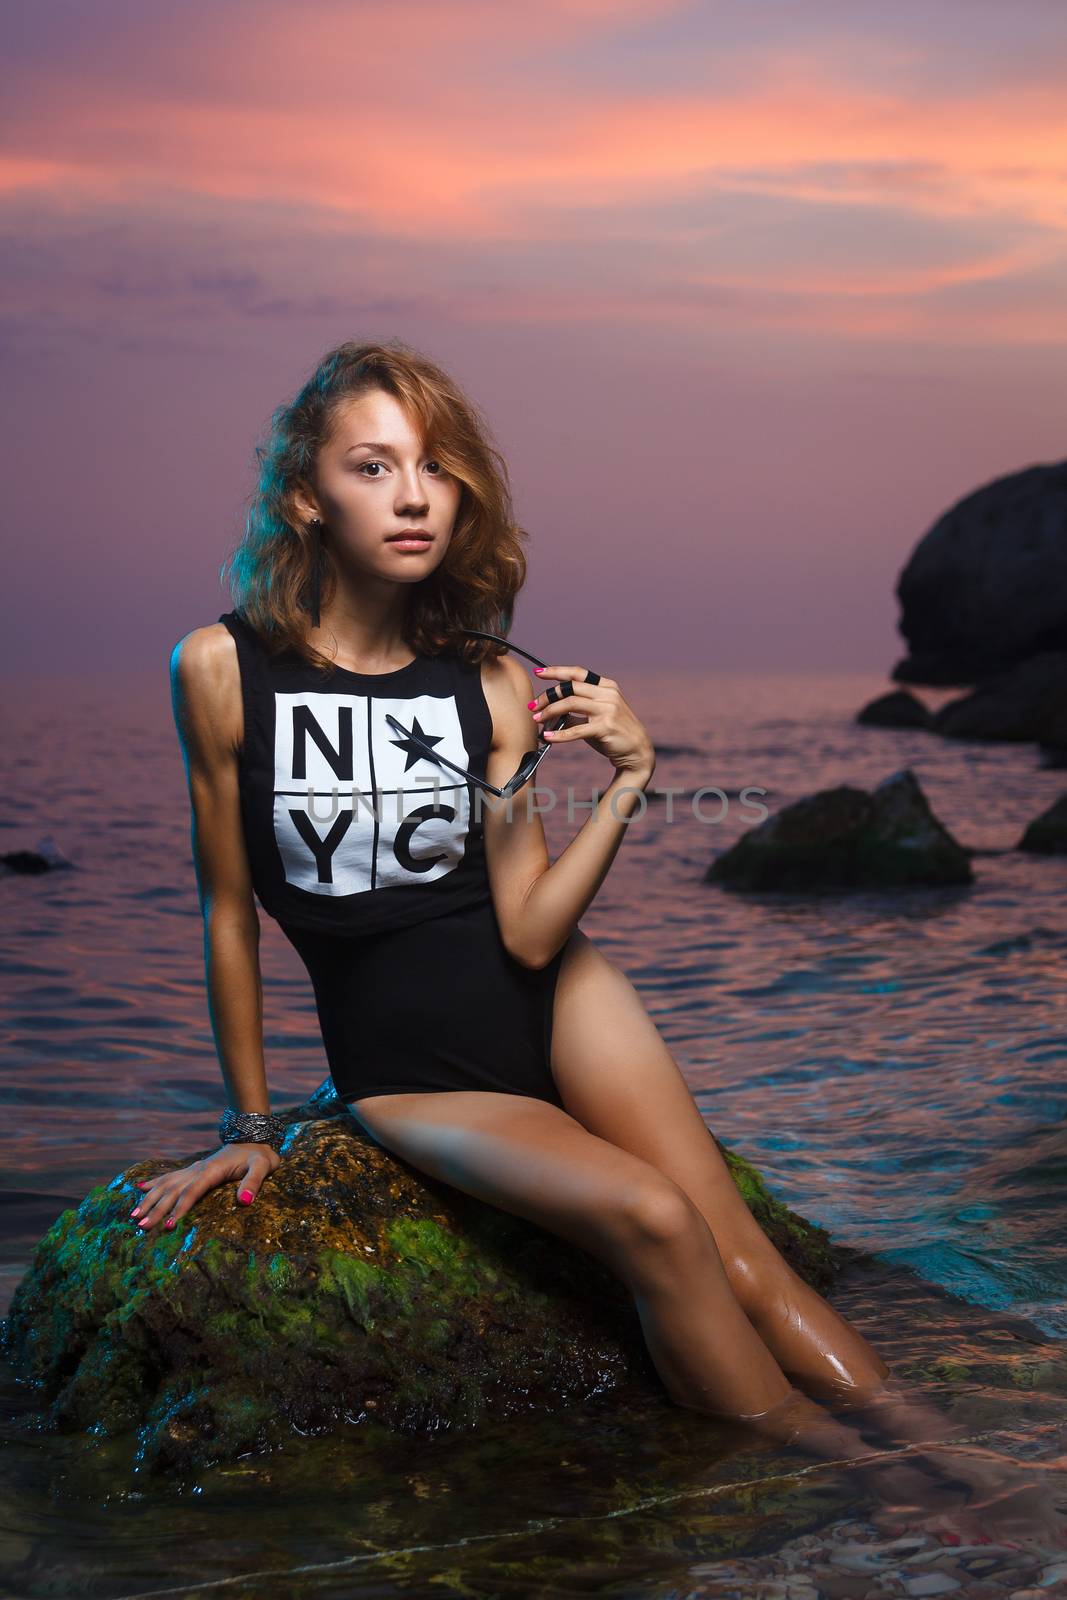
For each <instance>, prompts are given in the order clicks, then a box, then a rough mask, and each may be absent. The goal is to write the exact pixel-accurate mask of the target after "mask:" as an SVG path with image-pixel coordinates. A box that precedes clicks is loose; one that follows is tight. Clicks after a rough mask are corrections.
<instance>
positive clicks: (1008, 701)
mask: <svg viewBox="0 0 1067 1600" xmlns="http://www.w3.org/2000/svg"><path fill="white" fill-rule="evenodd" d="M932 723H933V729H934V732H935V733H940V734H942V735H944V737H946V738H948V739H990V740H1016V741H1028V740H1037V741H1039V742H1040V743H1042V744H1048V745H1067V651H1062V650H1060V651H1057V650H1046V651H1044V652H1042V654H1041V655H1036V656H1031V657H1030V659H1029V660H1027V661H1021V662H1020V663H1019V664H1018V665H1017V666H1015V667H1012V668H1010V669H1009V670H1008V671H1007V672H1002V673H999V674H998V675H997V676H996V677H994V678H991V679H990V680H989V681H988V682H987V683H984V684H982V685H981V686H980V687H979V688H977V689H975V690H973V691H972V693H970V694H967V695H963V696H961V698H960V699H958V700H950V701H949V702H948V703H947V704H946V705H943V706H942V707H941V708H940V710H938V711H936V712H935V713H934V715H933V718H932Z"/></svg>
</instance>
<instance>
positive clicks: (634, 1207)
mask: <svg viewBox="0 0 1067 1600" xmlns="http://www.w3.org/2000/svg"><path fill="white" fill-rule="evenodd" d="M616 1220H617V1223H618V1226H619V1228H620V1230H621V1232H622V1235H623V1239H624V1243H625V1245H626V1246H627V1247H628V1249H629V1250H630V1251H631V1252H632V1253H634V1254H636V1255H641V1254H646V1253H652V1254H659V1253H661V1252H663V1251H664V1250H672V1249H680V1248H689V1247H691V1246H692V1245H693V1244H695V1243H697V1242H703V1243H705V1244H710V1247H711V1248H712V1250H714V1249H715V1241H714V1239H713V1238H712V1236H711V1232H710V1229H709V1228H708V1225H707V1223H706V1222H705V1220H704V1218H703V1217H702V1216H701V1214H700V1212H699V1211H698V1209H697V1207H696V1206H695V1205H694V1204H693V1202H692V1201H691V1200H690V1198H689V1196H688V1195H687V1194H686V1193H685V1191H684V1190H683V1189H681V1188H680V1187H679V1186H678V1184H676V1183H673V1182H672V1181H671V1179H670V1178H667V1177H665V1176H663V1175H661V1174H658V1173H657V1174H655V1175H652V1174H650V1175H649V1176H648V1177H646V1178H643V1179H641V1180H640V1181H639V1182H637V1183H634V1184H631V1185H629V1186H628V1188H627V1190H626V1192H625V1194H624V1195H623V1197H622V1198H621V1200H620V1203H619V1206H618V1215H617V1219H616ZM704 1235H706V1236H707V1238H706V1240H705V1239H704V1238H703V1236H704Z"/></svg>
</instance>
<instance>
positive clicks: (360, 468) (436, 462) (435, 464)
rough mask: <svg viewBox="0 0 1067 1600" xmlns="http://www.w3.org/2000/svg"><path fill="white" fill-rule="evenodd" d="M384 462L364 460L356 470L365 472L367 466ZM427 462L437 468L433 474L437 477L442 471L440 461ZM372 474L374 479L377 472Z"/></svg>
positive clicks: (379, 464)
mask: <svg viewBox="0 0 1067 1600" xmlns="http://www.w3.org/2000/svg"><path fill="white" fill-rule="evenodd" d="M384 464H385V463H384V462H382V461H364V462H363V463H362V465H361V466H360V467H359V469H358V470H359V471H360V472H365V471H366V470H367V468H368V467H381V466H384ZM428 464H429V465H430V466H431V467H436V468H437V472H436V473H435V474H434V476H435V477H437V476H438V475H439V474H440V473H442V472H443V471H444V468H443V467H442V465H441V463H440V462H439V461H431V462H429V463H428ZM374 476H375V479H376V478H377V477H378V474H377V473H375V475H374Z"/></svg>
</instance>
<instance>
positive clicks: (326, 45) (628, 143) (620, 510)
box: [0, 0, 1067, 675]
mask: <svg viewBox="0 0 1067 1600" xmlns="http://www.w3.org/2000/svg"><path fill="white" fill-rule="evenodd" d="M4 31H5V43H6V68H7V70H6V72H5V94H4V102H5V104H4V111H3V120H2V124H0V128H2V144H0V205H2V220H0V227H2V244H3V267H2V272H3V283H4V312H3V318H2V323H0V333H2V339H3V347H4V356H5V366H6V370H7V377H6V382H5V384H4V406H5V409H6V410H7V413H8V416H7V421H6V426H5V428H4V435H3V437H4V449H5V454H6V458H7V459H6V462H5V467H6V470H5V482H6V485H7V502H8V503H7V508H6V510H7V520H8V534H9V538H8V541H7V543H8V549H9V555H8V563H7V564H8V573H7V581H6V582H5V583H4V585H3V588H2V601H0V604H2V607H3V612H2V651H3V664H4V667H5V669H6V671H7V672H8V673H9V674H14V675H22V674H25V673H35V672H38V671H41V670H43V669H44V668H45V667H47V668H48V670H49V671H69V670H70V669H72V668H75V667H78V668H80V669H85V668H86V667H93V668H108V669H110V668H112V667H116V668H117V667H120V666H122V665H127V666H128V667H129V668H130V669H131V670H134V671H136V672H138V673H145V674H149V675H159V674H165V672H166V664H167V658H168V656H169V653H170V649H171V646H172V645H173V643H174V642H175V640H176V639H178V638H180V637H181V636H182V635H183V634H184V633H186V632H187V631H188V630H189V629H190V628H192V627H195V626H198V625H200V624H202V623H205V622H213V621H214V620H215V618H216V617H217V616H218V613H219V612H220V611H221V610H223V609H225V608H226V607H227V606H228V604H229V601H228V598H227V596H226V594H225V593H224V591H223V590H222V589H221V587H220V585H219V582H218V570H219V567H220V565H221V563H222V561H223V559H224V557H225V555H226V553H227V551H228V550H229V548H230V547H231V545H232V542H233V540H234V539H235V538H236V536H237V534H238V531H239V528H240V525H241V520H242V515H243V506H244V502H245V497H246V496H247V494H248V492H249V491H250V489H251V486H252V482H253V459H254V458H253V448H254V444H255V441H256V439H257V438H258V437H259V436H260V434H261V432H262V430H263V428H264V426H265V424H266V422H267V420H268V418H269V415H270V412H271V410H272V409H273V408H274V407H275V406H276V405H277V404H278V403H279V402H281V401H282V400H283V399H285V398H287V397H289V396H290V395H291V393H292V392H293V391H294V390H295V389H296V388H297V387H298V386H299V384H300V383H301V382H302V381H303V379H304V377H305V376H306V374H307V372H308V371H309V370H310V368H311V367H312V366H313V365H314V364H315V362H316V361H317V360H318V358H319V357H320V355H321V354H322V353H324V352H325V351H326V350H327V349H329V348H330V347H331V346H332V345H334V344H336V343H338V342H340V341H341V340H343V339H350V338H351V339H367V338H393V337H399V338H401V339H403V340H404V341H406V342H408V343H410V344H412V345H414V346H415V347H416V348H417V349H420V350H422V351H424V352H425V353H427V354H428V355H431V356H432V357H433V358H434V359H435V360H437V361H439V362H441V363H442V364H444V365H445V366H446V367H448V368H449V370H450V371H452V372H453V373H454V374H455V375H456V376H457V378H458V379H459V381H460V383H461V384H462V385H463V387H464V388H465V389H466V390H467V391H468V393H470V394H471V395H472V396H473V397H474V398H475V399H476V400H477V402H478V403H479V405H480V406H481V407H482V408H483V410H484V411H485V413H486V414H487V415H488V417H489V419H490V422H491V424H492V427H493V429H494V433H495V436H496V439H497V442H498V443H499V445H500V447H501V449H502V450H503V451H504V453H505V455H506V457H507V459H508V462H509V465H510V468H511V474H512V481H513V487H514V491H515V497H516V507H517V512H518V516H519V520H520V522H521V523H522V524H523V526H524V527H526V528H527V529H528V530H529V534H530V542H529V546H528V555H529V562H530V580H529V583H528V586H527V589H526V591H525V592H524V594H523V595H522V596H521V598H520V601H519V604H518V608H517V611H516V618H515V623H514V629H513V631H514V637H515V639H516V642H517V643H520V644H527V645H528V648H530V649H532V650H534V651H535V652H537V653H539V654H544V655H547V656H548V657H549V658H550V659H554V660H556V661H583V662H584V661H588V662H589V663H593V664H595V665H596V667H597V669H598V670H600V671H602V672H612V671H615V670H616V669H619V668H623V667H625V666H626V665H629V664H634V665H640V666H654V665H665V666H675V667H683V666H694V665H700V666H702V667H707V668H715V667H723V668H761V667H766V668H775V669H782V668H790V667H796V668H842V669H867V670H871V671H874V672H881V671H885V672H887V673H888V671H889V670H890V669H891V667H892V665H893V663H894V662H895V661H896V660H897V659H898V658H899V656H900V655H901V654H902V653H903V649H902V644H901V641H900V639H899V636H898V635H897V632H896V616H897V611H896V603H895V600H894V597H893V585H894V583H895V580H896V577H897V574H898V572H899V569H900V567H901V565H902V564H903V562H904V561H905V560H906V559H907V557H908V555H909V553H910V551H911V550H912V548H913V546H914V544H915V543H916V541H917V540H918V539H919V538H920V537H921V536H922V534H923V533H924V532H925V531H926V530H927V529H928V528H929V526H930V525H931V523H932V522H933V521H934V520H935V519H936V518H937V516H938V515H939V514H940V513H941V512H942V511H943V510H944V509H945V508H946V507H947V506H948V505H950V504H951V503H952V502H953V501H955V500H956V499H958V498H959V497H960V496H961V495H963V494H965V493H967V492H968V491H969V490H971V489H972V488H975V487H977V486H978V485H979V484H981V483H985V482H988V481H989V480H990V479H992V478H995V477H998V476H1000V475H1001V474H1003V473H1007V472H1012V471H1015V470H1017V469H1020V468H1022V467H1025V466H1028V465H1030V464H1031V463H1033V462H1036V461H1054V460H1059V459H1061V458H1062V457H1064V456H1065V455H1067V295H1065V287H1067V271H1065V263H1067V8H1065V7H1064V6H1062V5H1060V4H1057V3H1054V0H1012V3H1011V4H1010V5H1009V4H1005V3H1004V0H941V3H940V4H938V5H935V6H930V5H928V4H925V5H920V4H918V3H915V0H895V3H894V4H893V5H891V6H890V5H878V6H875V5H864V4H860V3H856V0H736V3H729V4H727V3H721V0H720V3H716V0H708V3H704V4H689V3H686V4H679V3H665V0H537V3H536V4H534V5H533V6H532V7H529V8H526V7H522V8H520V7H518V6H508V5H501V4H500V3H499V0H492V3H490V0H449V3H447V4H443V3H432V0H431V3H425V4H412V3H405V0H389V3H386V4H381V5H377V4H363V3H359V0H299V3H297V0H287V3H284V4H282V3H276V0H181V3H180V4H179V3H173V0H171V3H154V0H146V3H144V4H142V5H134V4H131V3H130V0H121V3H119V0H34V3H32V4H23V5H9V6H7V7H5V19H4Z"/></svg>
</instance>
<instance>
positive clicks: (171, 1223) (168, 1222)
mask: <svg viewBox="0 0 1067 1600" xmlns="http://www.w3.org/2000/svg"><path fill="white" fill-rule="evenodd" d="M163 1226H164V1227H165V1228H173V1226H174V1218H173V1217H168V1218H167V1220H166V1222H165V1223H164V1224H163Z"/></svg>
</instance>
